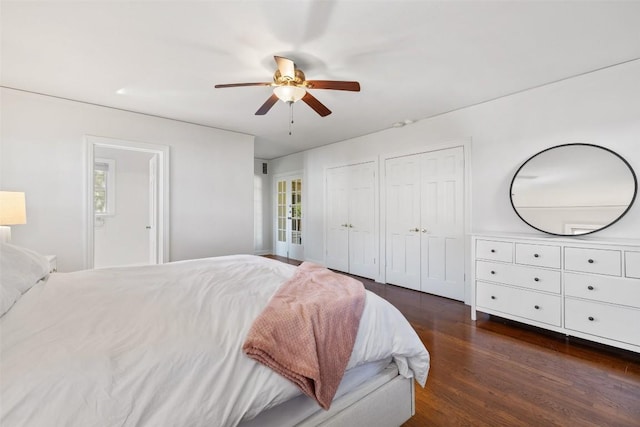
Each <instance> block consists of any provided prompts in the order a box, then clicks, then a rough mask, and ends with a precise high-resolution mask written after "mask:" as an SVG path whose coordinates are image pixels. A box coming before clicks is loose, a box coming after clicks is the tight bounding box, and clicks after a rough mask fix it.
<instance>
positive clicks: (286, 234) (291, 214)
mask: <svg viewBox="0 0 640 427" xmlns="http://www.w3.org/2000/svg"><path fill="white" fill-rule="evenodd" d="M274 193H275V203H274V205H275V215H274V217H275V227H274V228H275V244H274V251H275V254H276V255H278V256H282V257H286V258H292V259H296V260H300V261H302V260H304V229H303V204H302V200H303V197H302V195H303V182H302V175H301V174H293V175H286V176H276V177H275V191H274Z"/></svg>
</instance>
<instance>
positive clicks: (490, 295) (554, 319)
mask: <svg viewBox="0 0 640 427" xmlns="http://www.w3.org/2000/svg"><path fill="white" fill-rule="evenodd" d="M560 301H561V300H560V296H559V295H558V296H556V295H550V294H543V293H539V292H535V291H529V290H526V289H516V288H511V287H508V286H502V285H496V284H493V283H485V282H477V288H476V305H477V306H478V307H479V309H480V310H481V311H482V307H484V308H487V309H490V310H493V311H497V312H501V313H505V314H510V315H513V316H518V317H522V318H525V319H529V320H534V321H536V322H541V323H546V324H549V325H553V326H560V321H561V314H560V311H561V302H560Z"/></svg>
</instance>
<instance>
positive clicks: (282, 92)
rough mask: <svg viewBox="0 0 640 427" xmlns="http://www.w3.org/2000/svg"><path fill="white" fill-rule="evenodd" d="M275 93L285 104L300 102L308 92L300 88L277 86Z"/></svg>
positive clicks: (274, 89)
mask: <svg viewBox="0 0 640 427" xmlns="http://www.w3.org/2000/svg"><path fill="white" fill-rule="evenodd" d="M273 93H274V94H275V95H276V96H277V97H278V98H279V99H280V100H281V101H284V102H296V101H300V100H301V99H302V97H303V96H305V95H306V94H307V91H306V90H305V89H304V88H302V87H300V86H276V87H275V88H273Z"/></svg>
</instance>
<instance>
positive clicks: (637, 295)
mask: <svg viewBox="0 0 640 427" xmlns="http://www.w3.org/2000/svg"><path fill="white" fill-rule="evenodd" d="M564 293H565V295H566V296H569V297H578V298H586V299H590V300H594V301H602V302H609V303H612V304H622V305H628V306H631V307H636V308H640V280H633V279H623V278H618V277H607V276H596V275H588V274H576V273H565V274H564ZM638 320H639V321H640V319H638ZM639 327H640V326H639Z"/></svg>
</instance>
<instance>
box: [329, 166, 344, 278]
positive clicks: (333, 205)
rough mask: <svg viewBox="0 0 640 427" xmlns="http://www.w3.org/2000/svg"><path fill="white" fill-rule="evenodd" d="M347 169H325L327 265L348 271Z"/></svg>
mask: <svg viewBox="0 0 640 427" xmlns="http://www.w3.org/2000/svg"><path fill="white" fill-rule="evenodd" d="M348 183H349V170H348V169H347V168H346V167H342V168H333V169H329V170H328V171H327V214H326V215H327V219H326V223H327V226H326V227H327V232H326V239H327V241H326V257H325V262H326V264H327V267H329V268H333V269H335V270H338V271H344V272H348V271H349V189H348Z"/></svg>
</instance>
